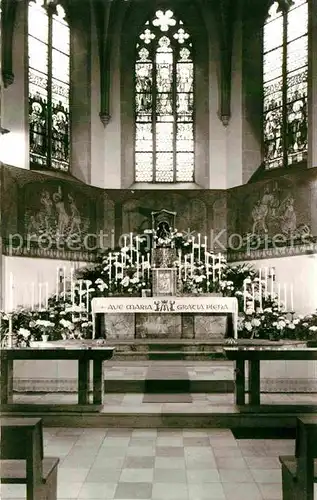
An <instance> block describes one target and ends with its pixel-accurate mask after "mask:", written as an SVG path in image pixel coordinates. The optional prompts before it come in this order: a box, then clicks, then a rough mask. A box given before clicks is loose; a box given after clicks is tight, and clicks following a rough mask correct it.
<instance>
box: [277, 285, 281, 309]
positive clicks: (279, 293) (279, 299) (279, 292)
mask: <svg viewBox="0 0 317 500" xmlns="http://www.w3.org/2000/svg"><path fill="white" fill-rule="evenodd" d="M277 308H278V310H280V309H281V284H280V283H278V284H277Z"/></svg>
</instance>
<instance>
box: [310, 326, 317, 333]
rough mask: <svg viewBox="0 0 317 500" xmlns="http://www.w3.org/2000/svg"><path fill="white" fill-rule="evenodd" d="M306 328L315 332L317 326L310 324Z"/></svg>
mask: <svg viewBox="0 0 317 500" xmlns="http://www.w3.org/2000/svg"><path fill="white" fill-rule="evenodd" d="M308 330H310V331H311V332H317V326H314V325H313V326H310V327H309V328H308Z"/></svg>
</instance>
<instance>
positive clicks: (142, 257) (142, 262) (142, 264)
mask: <svg viewBox="0 0 317 500" xmlns="http://www.w3.org/2000/svg"><path fill="white" fill-rule="evenodd" d="M141 271H142V277H143V279H144V255H142V256H141Z"/></svg>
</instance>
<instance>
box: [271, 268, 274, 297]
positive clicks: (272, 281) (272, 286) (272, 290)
mask: <svg viewBox="0 0 317 500" xmlns="http://www.w3.org/2000/svg"><path fill="white" fill-rule="evenodd" d="M273 294H274V279H273V274H271V295H272V298H273Z"/></svg>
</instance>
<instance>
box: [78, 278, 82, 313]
mask: <svg viewBox="0 0 317 500" xmlns="http://www.w3.org/2000/svg"><path fill="white" fill-rule="evenodd" d="M82 298H83V280H79V307H80V308H81V307H82V304H83V300H82Z"/></svg>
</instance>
